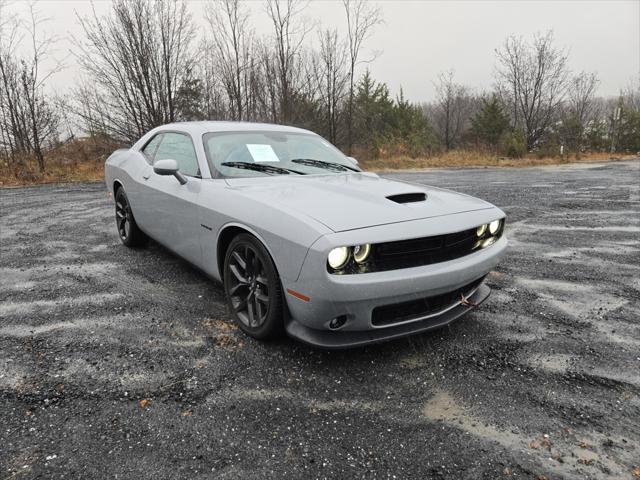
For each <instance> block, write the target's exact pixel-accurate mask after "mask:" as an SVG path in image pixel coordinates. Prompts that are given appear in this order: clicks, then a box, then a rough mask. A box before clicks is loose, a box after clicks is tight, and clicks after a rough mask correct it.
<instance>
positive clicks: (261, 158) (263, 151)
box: [247, 143, 280, 163]
mask: <svg viewBox="0 0 640 480" xmlns="http://www.w3.org/2000/svg"><path fill="white" fill-rule="evenodd" d="M247 150H249V153H250V154H251V156H252V157H253V161H254V162H256V163H258V162H279V161H280V159H279V158H278V156H277V155H276V152H274V151H273V148H271V145H268V144H267V145H262V144H257V143H247Z"/></svg>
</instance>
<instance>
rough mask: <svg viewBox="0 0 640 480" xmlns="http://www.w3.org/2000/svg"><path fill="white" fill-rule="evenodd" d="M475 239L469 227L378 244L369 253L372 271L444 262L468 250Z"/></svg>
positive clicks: (466, 252) (471, 248)
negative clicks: (462, 229) (460, 230)
mask: <svg viewBox="0 0 640 480" xmlns="http://www.w3.org/2000/svg"><path fill="white" fill-rule="evenodd" d="M477 240H478V238H477V237H476V229H475V228H472V229H470V230H464V231H462V232H456V233H449V234H446V235H437V236H434V237H424V238H414V239H411V240H401V241H397V242H387V243H378V244H376V245H375V248H374V249H373V252H372V257H371V263H372V264H373V268H372V270H375V271H385V270H396V269H399V268H409V267H420V266H423V265H431V264H432V263H439V262H446V261H448V260H453V259H456V258H460V257H463V256H465V255H469V254H470V253H472V252H473V246H474V245H475V244H476V242H477Z"/></svg>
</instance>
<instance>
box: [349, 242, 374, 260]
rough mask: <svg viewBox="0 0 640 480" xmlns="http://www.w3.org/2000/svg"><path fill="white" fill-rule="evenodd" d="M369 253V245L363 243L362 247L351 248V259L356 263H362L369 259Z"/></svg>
mask: <svg viewBox="0 0 640 480" xmlns="http://www.w3.org/2000/svg"><path fill="white" fill-rule="evenodd" d="M370 253H371V245H370V244H368V243H365V244H363V245H356V246H355V247H353V259H354V260H355V261H356V262H357V263H364V262H366V261H367V258H369V254H370Z"/></svg>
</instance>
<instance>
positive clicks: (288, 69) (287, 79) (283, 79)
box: [265, 0, 311, 123]
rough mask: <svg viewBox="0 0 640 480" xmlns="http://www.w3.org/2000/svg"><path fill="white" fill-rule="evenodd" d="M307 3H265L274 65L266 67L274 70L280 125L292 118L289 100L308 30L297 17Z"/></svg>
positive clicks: (291, 0) (284, 0) (281, 0)
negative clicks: (272, 42)
mask: <svg viewBox="0 0 640 480" xmlns="http://www.w3.org/2000/svg"><path fill="white" fill-rule="evenodd" d="M308 3H309V2H308V0H267V3H266V8H267V14H268V15H269V18H270V19H271V23H272V24H273V29H274V37H273V41H274V50H275V52H274V55H273V57H272V58H271V60H273V61H274V62H275V64H274V65H273V67H270V68H273V69H275V73H276V77H275V78H277V81H278V82H277V84H278V101H279V115H278V118H279V121H280V122H282V123H289V122H290V121H291V118H292V106H293V105H292V104H293V97H294V92H295V88H296V81H298V80H299V78H298V76H297V75H298V74H299V71H297V68H296V67H298V66H299V65H300V63H299V62H300V58H299V55H300V51H301V49H302V44H303V42H304V39H305V37H306V36H307V34H308V33H309V31H310V30H311V27H310V26H309V25H308V24H307V23H305V22H304V21H301V20H300V18H299V16H300V14H301V13H302V11H303V10H304V9H305V7H306V6H307V5H308ZM266 58H267V57H265V60H266Z"/></svg>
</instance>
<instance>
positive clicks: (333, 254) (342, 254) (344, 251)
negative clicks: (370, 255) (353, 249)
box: [327, 247, 349, 270]
mask: <svg viewBox="0 0 640 480" xmlns="http://www.w3.org/2000/svg"><path fill="white" fill-rule="evenodd" d="M348 260H349V249H348V248H347V247H337V248H334V249H333V250H331V251H330V252H329V257H328V259H327V261H328V262H329V266H330V267H331V268H333V269H334V270H339V269H341V268H342V267H344V266H345V265H346V264H347V261H348Z"/></svg>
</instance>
